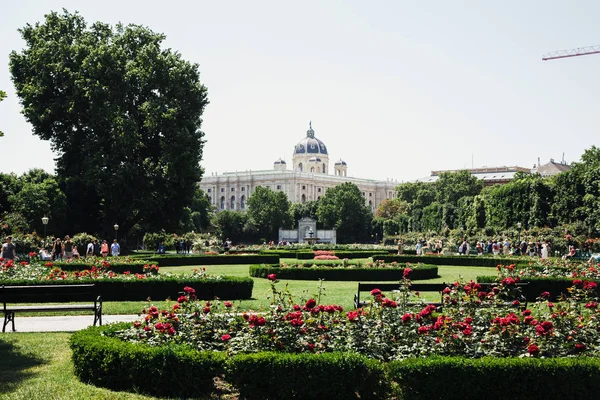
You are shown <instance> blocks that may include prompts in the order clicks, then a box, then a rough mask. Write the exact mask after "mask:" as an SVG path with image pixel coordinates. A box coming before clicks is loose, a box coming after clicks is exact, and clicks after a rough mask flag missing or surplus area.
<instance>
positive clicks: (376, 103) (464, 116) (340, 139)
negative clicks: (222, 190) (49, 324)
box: [0, 0, 600, 182]
mask: <svg viewBox="0 0 600 400" xmlns="http://www.w3.org/2000/svg"><path fill="white" fill-rule="evenodd" d="M8 4H9V1H8V0H0V89H3V90H4V91H6V92H7V94H8V98H7V99H5V100H4V101H3V102H2V103H0V130H2V131H3V132H4V133H5V136H4V137H3V138H0V172H4V173H8V172H14V173H17V174H21V173H24V172H26V171H28V170H29V169H31V168H42V169H45V170H46V171H49V172H53V171H54V158H56V157H57V156H58V155H57V154H55V153H53V152H52V149H51V144H50V143H49V142H47V141H42V140H40V139H39V138H38V137H37V136H34V135H33V134H32V133H31V126H30V124H29V123H28V122H27V121H26V120H25V119H24V117H23V116H22V115H21V113H20V111H21V106H20V103H19V99H18V98H17V97H16V94H15V91H14V87H13V85H12V82H11V77H10V72H9V69H8V56H9V53H10V52H11V51H13V50H14V51H17V52H18V51H20V50H22V49H23V47H24V45H25V44H24V42H23V40H22V39H21V37H20V34H19V33H18V31H17V30H18V29H19V28H21V27H23V26H24V25H25V24H27V23H30V24H34V23H35V22H38V21H42V20H43V19H44V15H45V14H47V13H48V12H50V11H60V10H61V9H62V8H66V9H67V10H69V11H71V12H74V11H79V12H80V14H81V15H82V16H83V17H84V18H85V19H86V21H87V22H88V24H91V23H93V22H95V21H102V22H106V23H110V24H116V23H118V22H122V23H124V24H130V23H131V24H138V25H144V26H147V27H149V28H150V29H152V30H153V31H155V32H162V33H164V34H165V35H166V36H167V39H166V40H165V42H164V46H165V47H169V48H172V49H173V50H176V51H178V52H179V53H181V55H182V57H183V58H184V59H185V60H188V61H190V62H193V63H197V64H198V65H199V70H200V73H201V76H200V77H201V81H202V82H203V84H204V85H205V86H206V87H207V88H208V97H209V101H210V104H209V105H208V107H207V108H206V110H205V113H204V116H203V124H202V130H203V131H204V132H205V140H206V144H205V147H204V155H203V159H202V162H201V164H202V166H203V167H204V169H205V175H208V176H210V175H211V174H213V173H222V172H225V171H246V170H264V169H271V168H272V167H273V162H274V161H275V160H276V159H278V158H280V157H281V158H283V159H284V160H286V161H287V162H288V168H289V165H290V164H291V161H292V153H293V149H294V145H295V144H296V143H298V142H299V141H300V140H302V139H303V138H304V137H305V136H306V130H307V129H308V124H309V121H312V127H313V129H314V131H315V136H316V137H317V138H319V139H320V140H322V141H323V142H324V143H325V145H326V146H327V147H328V151H329V157H330V164H331V165H330V171H329V173H331V174H333V163H334V162H335V161H337V160H339V159H343V160H344V161H346V162H347V164H348V175H349V176H352V177H358V178H370V179H379V180H388V179H389V180H397V181H398V182H405V181H412V180H415V179H417V178H422V177H425V176H428V175H429V174H430V171H432V170H447V169H461V168H470V167H472V166H473V167H484V166H488V167H498V166H512V165H518V166H523V167H533V165H534V164H535V163H536V162H537V160H538V157H539V158H540V159H541V161H542V164H543V163H546V162H548V161H549V159H550V158H554V159H555V160H556V161H559V160H561V159H562V158H563V154H564V158H565V160H566V161H567V162H568V163H570V162H572V161H578V160H579V159H580V157H581V155H582V153H583V152H584V150H585V149H588V148H590V147H591V146H592V145H597V143H598V139H597V138H598V137H599V135H598V130H599V127H598V125H599V123H600V122H599V120H598V118H597V116H598V110H599V109H600V96H598V93H600V81H599V80H598V79H597V77H598V73H597V72H598V70H599V69H600V54H599V55H588V56H582V57H574V58H568V59H562V60H553V61H542V60H541V58H542V55H543V54H545V53H548V52H551V51H555V50H561V49H570V48H577V47H583V46H592V45H598V44H600V25H598V21H597V15H599V14H600V2H598V1H587V0H580V1H552V0H545V1H516V0H506V1H502V2H491V1H483V0H481V1H460V0H455V1H443V0H439V1H438V0H431V1H427V2H421V1H401V0H398V1H376V0H374V1H368V2H367V1H359V0H357V1H334V0H331V1H311V0H308V1H303V2H287V1H260V0H256V1H252V2H249V1H235V0H232V1H203V0H199V1H177V0H172V1H169V2H165V1H155V0H145V1H131V0H130V1H122V0H121V1H114V0H104V1H101V2H87V1H86V2H83V1H75V0H62V1H55V0H21V1H19V2H10V6H9V5H8Z"/></svg>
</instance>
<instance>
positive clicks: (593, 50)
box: [542, 46, 600, 61]
mask: <svg viewBox="0 0 600 400" xmlns="http://www.w3.org/2000/svg"><path fill="white" fill-rule="evenodd" d="M598 53H600V46H590V47H578V48H576V49H570V50H558V51H553V52H552V53H548V54H544V55H543V56H542V60H543V61H548V60H556V59H557V58H569V57H578V56H587V55H589V54H598Z"/></svg>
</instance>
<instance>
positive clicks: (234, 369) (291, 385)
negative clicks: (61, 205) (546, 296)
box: [70, 323, 600, 400]
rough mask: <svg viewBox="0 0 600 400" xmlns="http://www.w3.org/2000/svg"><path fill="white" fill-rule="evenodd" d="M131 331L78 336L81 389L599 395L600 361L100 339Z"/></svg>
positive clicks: (282, 394) (374, 395)
mask: <svg viewBox="0 0 600 400" xmlns="http://www.w3.org/2000/svg"><path fill="white" fill-rule="evenodd" d="M127 326H129V325H128V324H126V323H122V324H112V325H105V326H101V327H89V328H87V329H84V330H81V331H79V332H76V333H74V334H73V336H72V337H71V343H70V346H71V349H72V352H73V364H74V371H75V375H76V376H77V377H78V378H79V379H80V380H81V381H83V382H85V383H91V384H94V385H96V386H101V387H106V388H109V389H112V390H127V391H136V392H142V393H146V394H149V395H155V396H168V397H169V398H173V397H198V396H201V395H207V394H211V393H212V394H213V395H214V394H215V392H216V388H215V387H214V384H213V379H214V378H215V377H224V379H225V380H226V381H228V382H229V383H231V384H232V385H233V386H234V388H236V389H237V390H239V391H240V398H244V399H292V398H297V399H317V398H319V399H358V398H360V399H361V400H363V399H378V400H379V399H387V398H392V396H396V397H395V398H398V399H411V400H421V399H423V400H424V399H427V400H429V399H448V400H454V399H456V400H464V399H467V398H468V399H486V400H489V399H492V400H495V399H498V400H500V399H511V400H513V399H514V400H528V399H531V398H539V399H590V398H593V397H594V396H595V395H594V393H598V391H599V390H600V359H597V358H591V357H590V358H587V357H574V358H550V359H537V358H491V357H485V358H480V359H466V358H461V357H428V358H418V359H417V358H415V359H407V360H402V361H391V362H389V363H384V362H380V361H377V360H373V359H369V358H368V357H365V356H361V355H358V354H353V353H326V354H317V355H315V354H308V353H303V354H289V353H266V352H263V353H253V354H238V355H236V356H233V357H227V356H226V355H225V353H221V352H201V351H198V350H195V349H192V348H190V347H188V346H185V345H177V344H172V345H169V346H161V347H152V346H148V345H147V344H139V343H129V342H124V341H121V340H120V339H116V338H111V337H107V336H104V335H103V333H104V332H110V331H114V330H118V329H124V328H125V327H127ZM557 379H559V380H557Z"/></svg>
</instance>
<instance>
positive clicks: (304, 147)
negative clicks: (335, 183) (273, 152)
mask: <svg viewBox="0 0 600 400" xmlns="http://www.w3.org/2000/svg"><path fill="white" fill-rule="evenodd" d="M292 162H293V165H294V171H299V172H310V173H319V174H327V170H328V168H329V154H328V153H327V146H325V143H323V142H322V141H320V140H319V139H317V138H316V137H315V131H314V130H313V127H312V121H311V122H309V124H308V130H307V131H306V137H305V138H304V139H302V140H301V141H300V142H298V144H297V145H296V146H295V147H294V154H293V157H292Z"/></svg>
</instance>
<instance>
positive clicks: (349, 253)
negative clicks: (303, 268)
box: [261, 249, 390, 260]
mask: <svg viewBox="0 0 600 400" xmlns="http://www.w3.org/2000/svg"><path fill="white" fill-rule="evenodd" d="M317 251H331V252H333V254H334V255H335V256H336V257H338V258H339V259H340V260H341V259H343V258H369V257H373V256H376V255H381V256H383V255H386V254H389V253H390V252H389V251H388V250H325V249H319V250H317ZM261 254H265V255H277V256H279V257H280V258H297V259H298V260H312V259H313V258H315V253H314V252H313V250H305V251H302V250H262V251H261Z"/></svg>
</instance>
